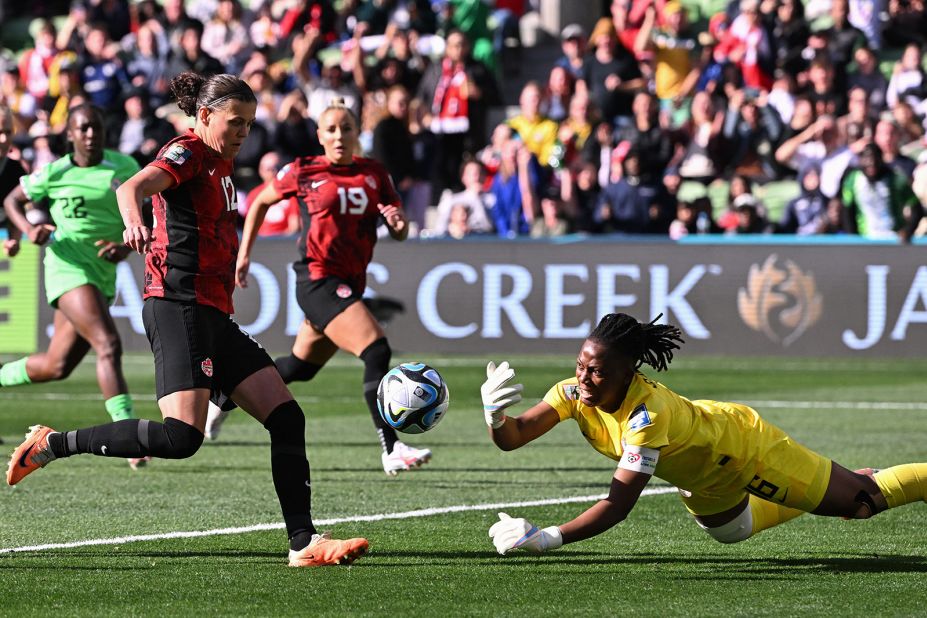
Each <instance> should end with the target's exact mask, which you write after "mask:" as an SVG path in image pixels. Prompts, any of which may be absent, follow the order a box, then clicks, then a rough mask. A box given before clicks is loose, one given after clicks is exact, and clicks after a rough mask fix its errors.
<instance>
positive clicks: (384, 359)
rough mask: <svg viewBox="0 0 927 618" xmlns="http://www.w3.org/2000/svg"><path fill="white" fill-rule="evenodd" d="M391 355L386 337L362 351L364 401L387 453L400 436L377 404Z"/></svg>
mask: <svg viewBox="0 0 927 618" xmlns="http://www.w3.org/2000/svg"><path fill="white" fill-rule="evenodd" d="M391 357H392V350H390V347H389V343H387V341H386V338H385V337H383V338H381V339H377V340H376V341H374V342H373V343H371V344H370V345H369V346H367V347H366V348H365V349H364V351H363V352H361V353H360V359H361V360H362V361H364V401H366V402H367V409H368V410H369V411H370V416H371V418H373V425H374V427H376V428H377V436H379V438H380V445H381V446H382V447H383V450H384V451H385V452H387V453H392V452H393V446H395V445H396V442H398V441H399V438H398V437H397V436H396V430H395V429H393V428H392V427H390V426H389V425H388V424H387V423H386V421H384V420H383V417H381V416H380V408H379V407H378V406H377V387H379V386H380V380H382V379H383V376H385V375H386V372H387V371H389V360H390V358H391Z"/></svg>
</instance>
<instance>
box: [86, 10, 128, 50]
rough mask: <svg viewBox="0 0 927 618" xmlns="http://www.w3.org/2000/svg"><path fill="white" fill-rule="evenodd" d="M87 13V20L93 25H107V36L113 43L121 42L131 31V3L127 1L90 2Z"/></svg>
mask: <svg viewBox="0 0 927 618" xmlns="http://www.w3.org/2000/svg"><path fill="white" fill-rule="evenodd" d="M87 11H88V13H87V19H88V20H89V21H90V23H91V24H98V23H99V24H105V25H106V34H107V36H108V38H109V39H110V40H112V41H118V40H120V39H121V38H122V37H124V36H125V35H127V34H129V31H130V30H131V20H130V18H129V3H128V2H127V1H126V0H90V1H89V2H88V3H87Z"/></svg>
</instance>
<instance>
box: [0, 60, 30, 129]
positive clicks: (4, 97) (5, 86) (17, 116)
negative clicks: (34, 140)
mask: <svg viewBox="0 0 927 618" xmlns="http://www.w3.org/2000/svg"><path fill="white" fill-rule="evenodd" d="M0 68H2V67H0ZM0 105H6V106H7V107H8V108H9V109H10V112H11V113H12V114H13V134H14V135H24V134H25V133H26V132H27V131H28V130H29V127H30V126H32V123H33V122H34V121H35V114H36V109H37V101H36V100H35V97H33V96H32V95H31V94H29V93H28V92H26V89H25V88H24V87H23V85H22V84H21V83H20V81H19V69H17V68H16V65H15V64H8V65H7V66H6V67H5V68H3V70H2V71H0Z"/></svg>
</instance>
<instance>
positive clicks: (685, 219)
mask: <svg viewBox="0 0 927 618" xmlns="http://www.w3.org/2000/svg"><path fill="white" fill-rule="evenodd" d="M721 231H722V230H721V228H720V227H719V226H718V224H717V223H715V220H714V218H713V217H712V212H711V200H709V199H708V198H707V197H704V196H703V197H699V198H696V199H694V200H692V201H691V202H679V204H678V206H677V207H676V218H675V219H673V222H672V223H671V224H670V228H669V237H670V238H671V239H673V240H679V239H680V238H682V237H684V236H688V235H689V234H718V233H720V232H721Z"/></svg>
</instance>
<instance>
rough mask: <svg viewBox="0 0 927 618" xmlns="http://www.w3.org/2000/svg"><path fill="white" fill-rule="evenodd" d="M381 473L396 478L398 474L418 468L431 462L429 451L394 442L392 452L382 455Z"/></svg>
mask: <svg viewBox="0 0 927 618" xmlns="http://www.w3.org/2000/svg"><path fill="white" fill-rule="evenodd" d="M382 460H383V471H384V472H386V474H388V475H389V476H396V475H397V474H399V473H400V472H404V471H406V470H413V469H415V468H420V467H421V466H422V464H426V463H428V462H429V461H430V460H431V450H429V449H427V448H415V447H412V446H409V445H408V444H405V443H403V442H396V444H395V445H394V446H393V452H392V453H390V454H388V455H387V454H386V453H383V455H382Z"/></svg>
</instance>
